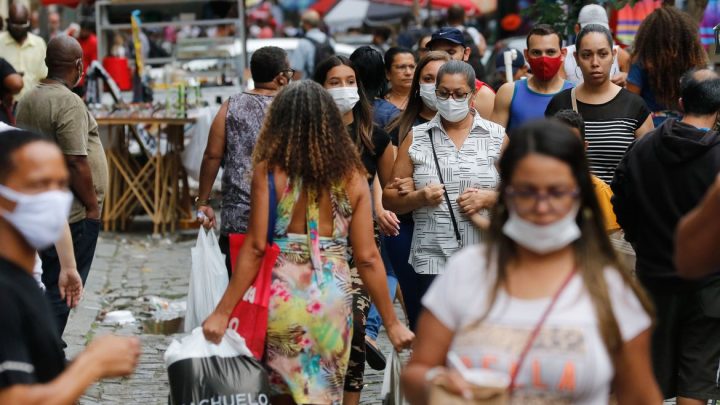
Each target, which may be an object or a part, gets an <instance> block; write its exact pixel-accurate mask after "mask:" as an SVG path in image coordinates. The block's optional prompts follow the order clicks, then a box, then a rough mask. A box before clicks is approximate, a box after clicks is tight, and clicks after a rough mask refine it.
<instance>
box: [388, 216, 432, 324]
mask: <svg viewBox="0 0 720 405" xmlns="http://www.w3.org/2000/svg"><path fill="white" fill-rule="evenodd" d="M414 227H415V224H414V223H413V221H412V220H405V221H401V222H400V234H399V235H398V236H392V237H386V238H385V246H386V247H387V253H388V256H389V258H390V264H391V265H392V268H393V271H394V272H395V276H396V277H397V280H398V283H400V290H401V291H402V294H403V299H404V300H405V309H406V310H407V315H408V323H409V324H410V329H411V330H413V331H414V330H415V326H416V324H417V319H418V317H419V316H420V312H421V310H422V303H421V300H422V297H423V295H425V292H426V291H427V289H428V288H430V284H432V282H433V280H435V275H434V274H433V275H430V274H417V273H415V269H413V267H412V266H411V265H410V263H408V259H409V258H410V247H411V245H412V236H413V229H414Z"/></svg>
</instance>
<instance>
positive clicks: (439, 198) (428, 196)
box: [420, 184, 445, 207]
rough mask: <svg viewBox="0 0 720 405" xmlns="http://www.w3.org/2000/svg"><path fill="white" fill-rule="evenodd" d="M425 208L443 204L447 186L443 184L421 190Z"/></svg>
mask: <svg viewBox="0 0 720 405" xmlns="http://www.w3.org/2000/svg"><path fill="white" fill-rule="evenodd" d="M420 193H421V196H422V200H423V203H424V205H425V206H429V207H437V206H438V205H440V204H442V202H443V199H444V197H445V186H443V185H442V184H428V185H427V186H425V187H424V188H423V189H422V190H420Z"/></svg>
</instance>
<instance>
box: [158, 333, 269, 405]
mask: <svg viewBox="0 0 720 405" xmlns="http://www.w3.org/2000/svg"><path fill="white" fill-rule="evenodd" d="M165 366H166V367H167V371H168V380H169V382H170V400H169V401H168V402H169V404H170V405H181V404H183V405H187V404H207V405H210V404H236V405H238V404H248V405H250V404H256V405H268V404H269V403H270V385H269V382H268V375H267V372H266V371H265V369H264V368H263V366H262V364H260V362H258V361H257V360H255V358H253V356H252V353H251V352H250V349H248V347H247V345H246V344H245V340H244V339H243V338H242V337H241V336H240V335H238V334H237V333H236V332H235V331H234V330H232V329H228V330H227V332H226V333H225V336H224V337H223V339H222V341H221V342H220V344H219V345H216V344H214V343H211V342H209V341H207V340H205V336H203V332H202V328H196V329H194V330H193V331H192V333H191V334H190V335H189V336H186V337H184V338H183V339H182V340H180V341H177V340H173V342H172V343H171V344H170V346H168V348H167V350H166V351H165Z"/></svg>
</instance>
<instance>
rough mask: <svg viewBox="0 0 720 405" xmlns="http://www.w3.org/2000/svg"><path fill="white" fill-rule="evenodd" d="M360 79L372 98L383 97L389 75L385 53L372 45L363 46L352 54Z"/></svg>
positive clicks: (366, 92) (351, 57) (352, 60)
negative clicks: (386, 74) (387, 74)
mask: <svg viewBox="0 0 720 405" xmlns="http://www.w3.org/2000/svg"><path fill="white" fill-rule="evenodd" d="M350 61H351V62H352V63H353V66H355V71H356V72H357V74H358V76H359V77H358V79H360V82H361V83H362V85H363V87H364V90H365V94H367V96H368V98H369V99H370V100H375V99H376V98H381V97H383V96H384V95H385V92H387V77H386V76H385V62H384V61H383V55H382V54H381V53H380V52H378V51H377V50H376V49H375V48H373V47H371V46H361V47H360V48H358V49H356V50H355V51H354V52H353V53H352V55H350Z"/></svg>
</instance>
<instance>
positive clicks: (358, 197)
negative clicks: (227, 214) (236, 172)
mask: <svg viewBox="0 0 720 405" xmlns="http://www.w3.org/2000/svg"><path fill="white" fill-rule="evenodd" d="M338 134H344V136H339V135H338ZM254 160H255V167H254V174H253V181H252V192H251V196H252V197H251V218H250V227H249V232H248V235H247V238H246V241H245V243H244V244H243V246H242V248H241V250H240V253H239V256H238V262H237V271H236V272H235V273H234V274H233V277H232V279H231V280H230V285H229V286H228V289H227V291H226V292H225V295H224V296H223V298H222V299H221V300H220V303H219V304H218V306H217V308H216V309H215V311H214V312H213V314H212V315H210V317H209V318H208V319H207V320H206V321H205V323H204V326H203V332H204V333H205V337H206V338H207V339H208V340H210V341H213V342H218V341H220V339H221V338H222V336H223V335H224V333H225V330H226V328H227V325H228V320H229V315H230V313H231V312H232V310H233V308H234V307H235V304H236V303H237V302H238V301H239V300H240V298H241V297H242V296H243V295H244V294H245V291H246V290H247V289H248V287H249V286H250V284H251V283H252V282H253V279H254V278H255V276H256V274H257V271H258V268H259V267H260V264H261V261H262V259H263V256H264V252H265V247H266V245H267V239H266V236H267V235H266V231H267V228H268V224H267V222H268V219H267V218H268V205H269V204H268V203H269V197H268V196H269V190H268V185H267V176H268V172H272V173H273V175H274V178H275V188H276V190H278V193H277V194H278V196H277V198H278V208H277V223H276V226H275V230H274V234H275V239H274V241H275V243H277V244H278V245H279V247H280V250H281V253H280V257H279V258H278V260H277V262H276V264H275V267H274V269H273V274H272V285H271V297H270V311H269V319H268V335H267V346H266V353H265V359H264V362H265V365H266V366H267V367H268V369H269V370H270V385H271V390H272V394H273V395H274V397H273V399H272V403H273V404H292V403H297V404H339V403H341V402H342V395H343V381H344V375H345V372H346V369H347V364H348V356H349V354H350V338H351V330H352V295H351V288H350V287H351V280H350V268H349V266H348V263H347V257H346V255H345V252H346V250H347V241H348V237H350V239H351V240H352V247H353V252H354V258H355V262H356V264H357V266H358V270H359V272H360V276H361V277H362V278H363V282H364V284H365V286H366V287H367V288H368V291H369V292H370V295H371V297H372V298H373V301H374V302H376V303H377V305H378V308H379V310H380V313H381V315H382V318H383V320H384V322H385V328H386V330H387V331H388V336H389V337H390V340H391V342H392V343H393V346H395V347H396V348H397V349H398V350H401V349H403V348H404V347H406V346H408V345H409V344H410V342H411V341H412V338H413V334H412V333H411V332H410V331H409V330H408V329H407V328H406V327H405V326H404V325H403V324H402V323H401V322H400V321H399V320H398V318H397V316H396V315H395V313H394V311H393V307H392V303H391V302H390V299H389V297H390V294H389V293H388V291H387V285H386V282H385V270H384V269H383V268H382V260H381V259H380V253H379V251H378V249H377V246H376V245H375V241H374V237H373V219H372V215H371V201H370V191H369V190H368V186H367V179H366V175H365V169H364V167H363V165H362V162H361V160H360V157H359V154H358V152H357V148H356V147H355V145H354V144H353V141H352V139H351V138H350V136H349V135H348V134H347V131H346V129H345V126H344V125H343V122H342V118H341V116H340V112H339V111H338V108H337V106H336V105H335V102H334V101H333V98H332V97H331V96H330V95H329V94H328V93H327V92H326V91H325V90H324V89H323V88H322V86H320V85H318V84H317V83H313V82H309V81H303V82H299V83H293V84H291V85H290V86H288V87H287V88H286V89H285V90H283V91H282V92H281V93H280V94H279V95H278V96H277V98H276V99H275V101H274V102H273V104H272V105H271V107H270V110H269V112H268V115H267V117H266V121H265V126H264V127H263V130H262V132H261V134H260V138H259V140H258V144H257V146H256V149H255V158H254ZM280 190H283V191H282V192H280Z"/></svg>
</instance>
